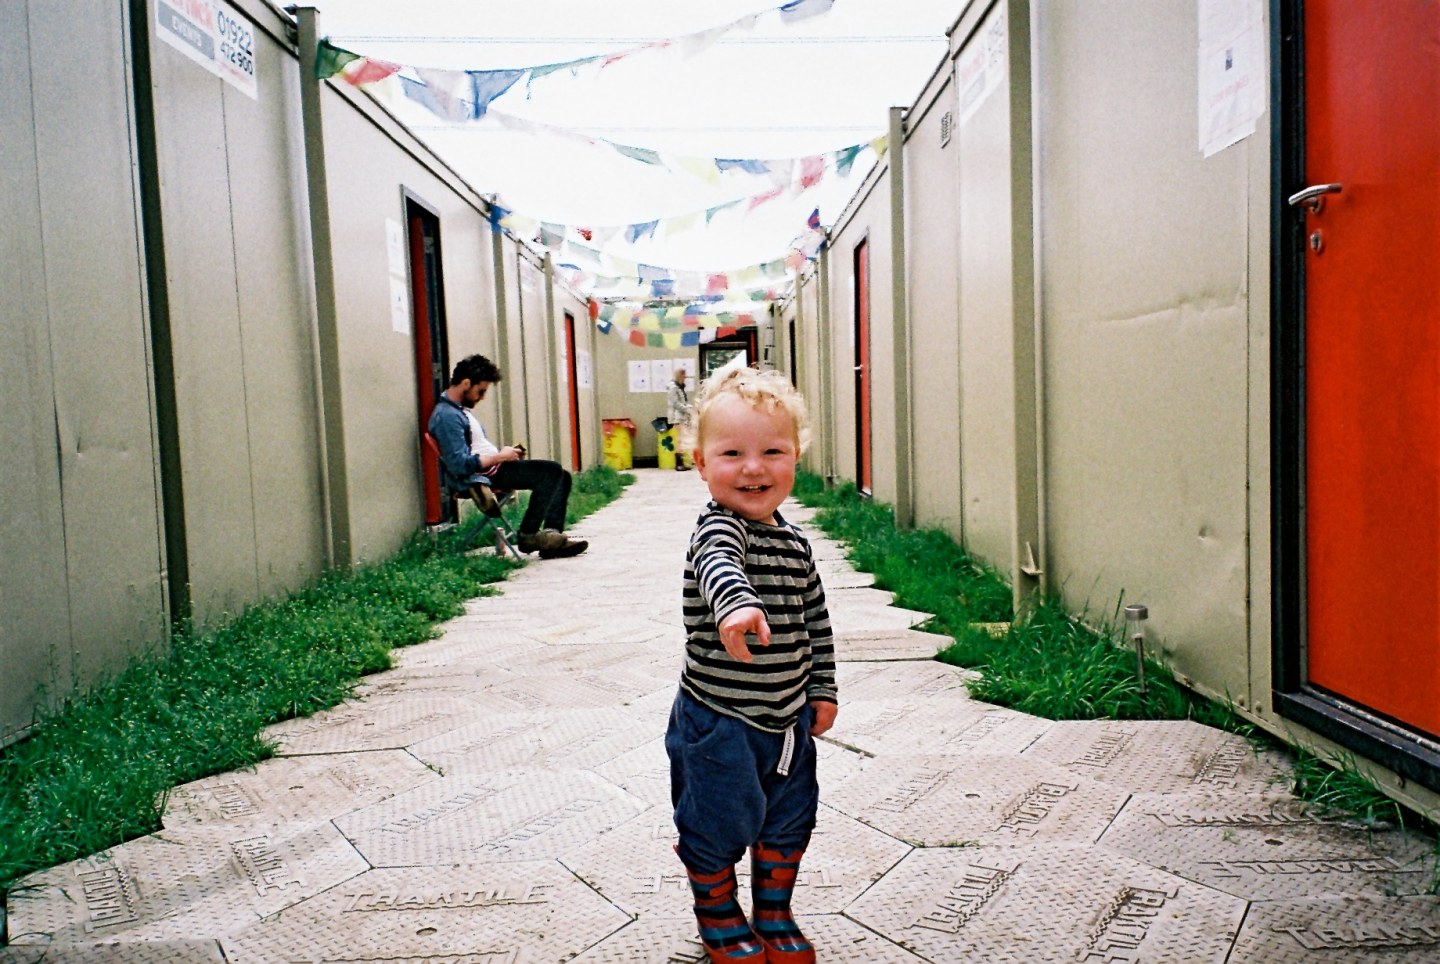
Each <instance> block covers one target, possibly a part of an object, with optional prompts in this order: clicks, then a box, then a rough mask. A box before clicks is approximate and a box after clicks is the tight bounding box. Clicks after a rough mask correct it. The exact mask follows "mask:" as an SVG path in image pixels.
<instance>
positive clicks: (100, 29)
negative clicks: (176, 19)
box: [0, 0, 166, 744]
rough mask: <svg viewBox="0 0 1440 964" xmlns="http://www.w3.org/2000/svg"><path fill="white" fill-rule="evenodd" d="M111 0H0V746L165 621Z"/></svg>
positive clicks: (125, 107)
mask: <svg viewBox="0 0 1440 964" xmlns="http://www.w3.org/2000/svg"><path fill="white" fill-rule="evenodd" d="M127 9H128V8H127V7H126V6H125V5H124V4H101V5H97V4H94V3H91V2H79V0H45V2H44V3H41V2H40V0H30V2H12V3H5V4H3V5H0V90H3V91H4V94H5V96H4V97H0V185H3V188H0V223H3V224H4V229H3V230H0V264H3V265H4V266H5V277H4V281H3V291H4V296H3V298H0V385H3V386H4V398H5V403H4V404H3V405H0V478H3V482H0V744H3V743H6V742H9V741H10V740H12V739H14V738H15V737H16V736H18V735H19V734H20V733H22V732H23V731H24V729H25V728H26V727H27V726H28V725H29V724H30V723H31V720H32V718H33V717H32V712H33V710H34V709H35V708H36V707H37V706H42V707H43V706H45V705H47V704H48V703H50V702H51V701H52V700H53V699H54V698H55V697H57V696H64V695H66V694H68V693H69V692H70V690H71V688H72V687H75V686H82V685H84V684H86V683H88V682H89V681H90V680H92V679H93V678H94V677H95V675H96V674H97V673H99V672H101V671H102V670H104V669H108V668H115V667H118V666H120V665H123V663H124V661H125V660H126V659H127V658H128V657H130V656H132V655H134V654H136V653H137V652H139V651H140V650H141V649H143V648H144V647H146V646H148V645H152V644H155V643H158V642H160V641H162V640H163V639H164V638H165V627H166V613H165V598H164V594H165V586H164V578H163V572H164V565H165V562H164V551H163V545H162V540H161V527H162V523H161V510H160V492H159V483H158V478H157V461H158V443H157V441H156V432H155V428H154V424H155V423H154V408H153V399H152V394H151V389H150V386H151V384H152V379H151V365H150V344H149V326H148V323H147V317H146V302H145V297H146V296H145V262H144V256H143V253H142V250H141V242H140V237H139V231H140V221H139V218H138V217H137V212H138V210H139V189H138V185H137V183H136V180H135V170H136V164H137V148H136V144H135V141H134V137H133V134H132V131H131V129H130V126H129V124H128V120H127V119H128V118H129V117H130V115H131V113H132V110H133V104H132V102H131V100H130V96H129V94H130V82H129V70H130V64H129V48H130V25H129V23H128V18H127V15H126V10H127ZM79 52H83V56H81V55H78V53H79ZM82 132H83V136H84V149H83V150H81V149H77V148H76V137H77V135H78V134H80V133H82Z"/></svg>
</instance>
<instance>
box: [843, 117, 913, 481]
mask: <svg viewBox="0 0 1440 964" xmlns="http://www.w3.org/2000/svg"><path fill="white" fill-rule="evenodd" d="M884 122H885V118H883V117H880V118H876V123H877V125H878V124H883V123H884ZM889 190H890V182H889V165H888V163H887V162H886V161H885V160H883V159H882V161H881V163H880V165H879V166H878V167H877V169H876V171H874V172H872V174H871V176H870V177H869V179H868V180H867V181H866V184H865V186H864V187H863V188H862V189H861V192H860V193H859V194H857V195H856V198H855V200H854V201H852V202H851V205H850V207H848V208H847V209H846V212H845V214H844V215H842V217H841V219H840V220H839V221H838V222H837V223H836V225H835V228H834V229H833V231H832V233H831V237H830V242H829V245H828V248H829V251H828V271H827V274H828V279H827V281H828V285H827V291H828V295H829V326H828V328H829V333H828V334H829V337H828V340H829V345H828V351H827V353H826V356H825V361H826V363H828V364H829V365H830V366H831V368H832V370H833V372H834V374H833V376H832V378H831V382H832V386H831V389H830V399H831V405H832V407H833V411H832V413H831V414H832V417H833V419H834V441H833V458H834V468H835V472H836V473H837V474H838V475H840V476H841V477H843V478H846V479H854V478H855V474H856V466H857V464H858V461H857V458H858V455H857V453H858V439H857V435H856V428H855V424H856V423H855V417H856V416H855V406H856V399H855V376H854V371H855V347H856V346H855V307H856V306H855V286H856V279H855V249H856V248H857V247H858V246H859V244H860V242H861V241H865V242H866V244H867V246H868V248H869V258H870V359H871V365H870V397H871V405H872V408H871V411H872V417H871V425H870V431H871V456H872V465H873V473H872V483H873V486H874V493H875V497H876V498H877V499H880V500H881V501H882V502H889V503H891V504H893V503H894V502H895V494H896V493H895V471H894V469H895V444H896V442H895V424H894V421H893V419H892V418H891V417H890V413H891V412H892V411H893V404H892V400H893V399H894V397H895V395H894V393H895V383H894V380H893V379H894V365H895V364H896V361H897V360H896V357H895V354H894V352H893V351H892V350H891V346H892V343H893V334H894V313H893V311H892V308H893V303H892V300H891V283H892V278H893V276H894V272H893V271H892V270H891V264H890V236H891V233H890V209H889Z"/></svg>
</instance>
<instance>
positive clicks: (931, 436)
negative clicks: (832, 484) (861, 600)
mask: <svg viewBox="0 0 1440 964" xmlns="http://www.w3.org/2000/svg"><path fill="white" fill-rule="evenodd" d="M956 106H957V105H956V98H955V85H954V82H953V80H952V75H951V73H950V71H948V70H944V69H942V70H941V71H940V72H939V74H938V76H937V79H936V80H935V81H933V82H932V83H931V84H930V85H929V86H928V87H927V88H926V90H925V91H924V92H923V93H922V95H921V98H920V100H919V101H918V106H917V109H916V110H913V111H911V112H910V114H909V117H908V118H907V120H908V124H907V128H908V130H909V136H908V137H907V143H906V147H905V224H906V232H907V236H908V241H909V243H908V244H907V246H906V278H905V284H906V286H907V289H908V293H909V309H910V310H909V324H910V351H911V355H912V357H913V358H914V363H913V365H912V366H911V391H912V394H913V397H914V399H915V400H916V401H915V404H914V405H913V408H912V410H913V413H914V415H913V417H914V420H915V422H914V431H913V434H914V439H915V442H914V444H915V468H914V492H915V518H916V521H917V523H921V524H923V525H924V526H927V527H936V528H942V529H944V530H945V531H946V532H948V533H950V535H951V536H953V537H954V538H955V539H956V540H958V541H960V542H962V543H963V542H964V541H965V536H966V533H965V527H964V522H963V520H964V511H963V510H964V486H963V484H962V479H963V472H962V469H963V463H962V461H961V456H962V452H961V448H960V437H961V415H962V412H961V405H960V371H961V358H960V235H959V231H958V230H957V228H958V224H959V219H960V199H959V194H960V178H959V177H958V176H957V172H956V170H955V160H954V159H955V155H956V154H957V153H958V152H959V150H960V145H959V142H958V141H957V140H955V139H954V138H953V137H951V138H950V139H949V142H948V143H942V138H941V127H942V124H948V123H953V120H954V118H955V115H956ZM946 114H949V119H948V120H946V119H945V115H946Z"/></svg>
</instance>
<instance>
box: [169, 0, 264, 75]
mask: <svg viewBox="0 0 1440 964" xmlns="http://www.w3.org/2000/svg"><path fill="white" fill-rule="evenodd" d="M155 33H156V36H158V37H159V38H160V39H161V40H163V41H165V43H167V44H169V45H170V46H171V47H174V48H175V49H176V50H178V51H180V52H181V53H182V54H184V55H185V56H186V57H189V58H190V59H191V60H193V61H195V63H197V64H199V65H200V66H201V67H204V68H205V69H206V70H208V71H210V73H212V74H214V75H215V76H217V77H219V78H220V79H222V80H224V81H225V82H226V83H227V84H229V85H230V86H231V87H234V88H236V89H237V90H242V91H244V92H245V93H246V94H248V95H249V96H250V97H251V99H253V100H259V99H260V84H259V81H258V80H257V79H256V74H255V25H254V24H252V23H251V22H250V21H249V20H247V19H246V18H245V17H244V16H242V15H240V14H238V13H236V12H235V11H234V10H232V9H230V7H229V5H228V4H224V3H220V2H219V0H159V2H158V3H156V4H155Z"/></svg>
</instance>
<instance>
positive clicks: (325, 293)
mask: <svg viewBox="0 0 1440 964" xmlns="http://www.w3.org/2000/svg"><path fill="white" fill-rule="evenodd" d="M295 18H296V20H297V22H298V25H299V44H300V118H301V124H302V126H303V128H304V132H305V183H306V188H307V190H308V194H309V201H310V250H311V257H312V259H313V264H314V269H315V276H314V277H315V324H316V329H317V338H316V343H317V345H318V348H319V379H320V409H321V412H320V432H321V441H320V446H321V449H322V451H323V452H324V459H323V463H322V465H323V471H322V485H323V487H324V504H325V514H326V519H327V522H328V523H329V524H328V527H327V528H328V532H329V536H330V543H329V545H328V546H327V550H328V560H327V561H328V562H329V564H330V566H331V567H332V568H342V569H343V568H348V567H349V566H350V563H351V561H352V559H351V531H350V486H349V476H348V474H347V471H346V459H345V420H344V414H343V411H342V408H341V401H342V399H343V397H344V396H343V393H342V392H341V387H340V330H339V323H338V321H337V312H336V308H335V261H334V250H333V247H332V243H331V234H330V187H329V179H328V176H327V174H326V168H325V126H324V122H323V118H322V113H321V102H320V95H321V92H322V86H321V85H322V83H323V82H322V81H320V80H319V79H317V78H316V76H315V61H316V56H317V54H318V52H319V43H320V17H319V13H318V11H317V10H316V9H315V8H314V7H297V8H296V10H295Z"/></svg>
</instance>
